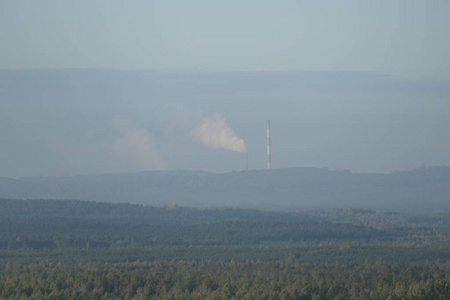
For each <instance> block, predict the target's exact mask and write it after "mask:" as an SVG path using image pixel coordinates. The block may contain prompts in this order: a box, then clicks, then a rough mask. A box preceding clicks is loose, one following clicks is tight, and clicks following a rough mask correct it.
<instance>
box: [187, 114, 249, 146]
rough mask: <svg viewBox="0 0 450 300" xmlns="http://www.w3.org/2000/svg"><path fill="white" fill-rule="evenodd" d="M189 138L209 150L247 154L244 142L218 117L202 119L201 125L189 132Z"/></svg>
mask: <svg viewBox="0 0 450 300" xmlns="http://www.w3.org/2000/svg"><path fill="white" fill-rule="evenodd" d="M190 137H191V138H192V139H193V140H194V141H196V142H199V143H201V144H203V145H205V146H206V147H209V148H213V149H227V150H231V151H236V152H240V153H247V148H246V147H245V143H244V140H243V139H241V138H239V137H238V136H236V134H235V132H234V131H233V129H231V128H230V127H229V126H228V125H227V122H226V120H225V119H224V118H223V117H221V116H219V115H215V116H212V117H207V118H203V120H202V122H201V124H200V125H198V126H197V127H196V128H194V129H193V130H192V131H191V132H190Z"/></svg>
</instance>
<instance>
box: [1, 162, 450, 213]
mask: <svg viewBox="0 0 450 300" xmlns="http://www.w3.org/2000/svg"><path fill="white" fill-rule="evenodd" d="M449 194H450V167H447V166H440V167H424V168H419V169H415V170H410V171H402V172H394V173H389V174H377V173H373V174H371V173H352V172H350V171H345V170H327V169H321V168H306V167H303V168H286V169H272V170H270V171H268V170H250V171H242V172H230V173H223V174H216V173H208V172H199V171H181V170H173V171H150V172H137V173H127V174H110V175H95V176H61V177H23V178H18V179H9V178H0V197H1V198H16V199H35V198H42V199H83V200H90V201H101V202H112V203H122V202H127V203H133V204H143V205H153V206H169V205H171V204H173V203H178V204H179V205H180V206H183V207H200V208H219V207H223V206H230V207H239V208H252V209H263V210H271V211H292V210H294V211H298V210H312V209H329V208H335V207H340V208H364V209H371V210H377V211H408V212H416V213H417V212H438V211H448V210H450V204H449V202H448V195H449Z"/></svg>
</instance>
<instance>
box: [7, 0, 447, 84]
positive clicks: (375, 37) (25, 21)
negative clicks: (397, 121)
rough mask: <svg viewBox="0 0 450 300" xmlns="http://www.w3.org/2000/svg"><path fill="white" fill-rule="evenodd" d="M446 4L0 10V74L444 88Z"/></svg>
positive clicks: (11, 4)
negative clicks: (309, 74) (148, 74)
mask: <svg viewBox="0 0 450 300" xmlns="http://www.w3.org/2000/svg"><path fill="white" fill-rule="evenodd" d="M449 16H450V1H448V0H441V1H437V0H436V1H433V0H432V1H423V0H420V1H411V0H409V1H392V0H380V1H334V0H329V1H293V0H286V1H264V0H258V1H256V0H248V1H233V0H231V1H211V0H209V1H207V0H202V1H198V0H191V1H168V0H166V1H117V0H107V1H106V0H105V1H86V0H83V1H61V0H54V1H50V0H39V1H29V0H26V1H24V0H14V1H13V0H3V1H1V2H0V41H1V46H0V69H28V68H114V69H170V70H179V69H200V70H218V71H221V70H243V71H251V70H256V69H258V68H259V69H267V70H359V71H370V72H377V73H381V74H387V75H394V76H401V77H414V78H424V77H425V78H427V77H438V78H445V79H449V78H450V51H449V49H450V17H449Z"/></svg>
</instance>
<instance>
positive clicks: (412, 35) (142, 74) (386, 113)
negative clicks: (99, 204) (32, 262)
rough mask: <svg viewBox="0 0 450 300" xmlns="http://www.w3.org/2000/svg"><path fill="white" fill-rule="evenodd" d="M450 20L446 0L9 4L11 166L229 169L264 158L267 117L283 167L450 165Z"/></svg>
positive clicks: (57, 0) (6, 127)
mask: <svg viewBox="0 0 450 300" xmlns="http://www.w3.org/2000/svg"><path fill="white" fill-rule="evenodd" d="M449 16H450V1H448V0H442V1H438V0H436V1H433V0H430V1H424V0H420V1H413V0H408V1H406V0H405V1H393V0H376V1H375V0H370V1H356V0H355V1H335V0H324V1H321V0H318V1H293V0H286V1H265V0H258V1H256V0H248V1H234V0H230V1H211V0H209V1H207V0H204V1H203V0H202V1H198V0H191V1H187V0H183V1H179V0H175V1H169V0H166V1H147V0H146V1H143V0H136V1H117V0H104V1H100V0H99V1H87V0H80V1H61V0H53V1H50V0H39V1H30V0H14V1H13V0H3V1H1V0H0V176H6V177H18V176H27V175H74V174H102V173H117V172H132V171H141V170H155V169H196V170H197V169H199V170H208V171H216V172H226V171H231V170H241V169H242V168H243V166H244V164H243V161H244V154H243V153H244V152H245V151H248V154H249V166H250V168H251V169H262V168H264V167H265V147H266V145H265V143H266V137H265V134H266V133H265V126H266V122H267V120H268V119H270V120H272V132H273V144H272V149H273V160H272V162H273V166H274V167H277V168H281V167H296V166H311V167H328V168H331V169H349V170H353V171H360V172H389V171H393V170H404V169H406V168H415V167H418V166H420V165H423V164H426V165H440V164H447V165H450V156H449V153H450V139H449V138H448V129H449V128H450V98H449V97H450V96H449V95H450V51H449V49H450V34H449V33H450V17H449ZM42 69H51V70H50V71H49V70H47V71H46V70H42ZM55 69H56V70H55ZM256 71H266V72H256Z"/></svg>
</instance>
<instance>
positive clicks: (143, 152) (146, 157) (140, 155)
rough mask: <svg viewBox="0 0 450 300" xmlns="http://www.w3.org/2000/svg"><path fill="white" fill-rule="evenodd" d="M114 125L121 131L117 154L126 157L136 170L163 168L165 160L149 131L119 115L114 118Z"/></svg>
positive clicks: (117, 141)
mask: <svg viewBox="0 0 450 300" xmlns="http://www.w3.org/2000/svg"><path fill="white" fill-rule="evenodd" d="M113 126H114V128H115V129H116V130H117V131H118V132H119V133H120V136H119V137H118V138H117V139H116V141H115V143H114V153H115V154H117V155H119V156H121V157H123V158H124V159H126V160H127V162H129V163H130V164H131V165H132V166H133V167H134V168H135V169H136V170H160V169H163V167H164V164H163V160H162V158H161V156H160V154H159V151H158V149H157V147H156V145H155V142H154V140H153V136H152V134H151V133H150V132H149V131H147V130H146V129H144V128H139V127H136V126H135V125H134V124H132V123H131V122H130V121H129V120H127V119H124V118H119V117H116V118H115V119H114V121H113Z"/></svg>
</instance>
